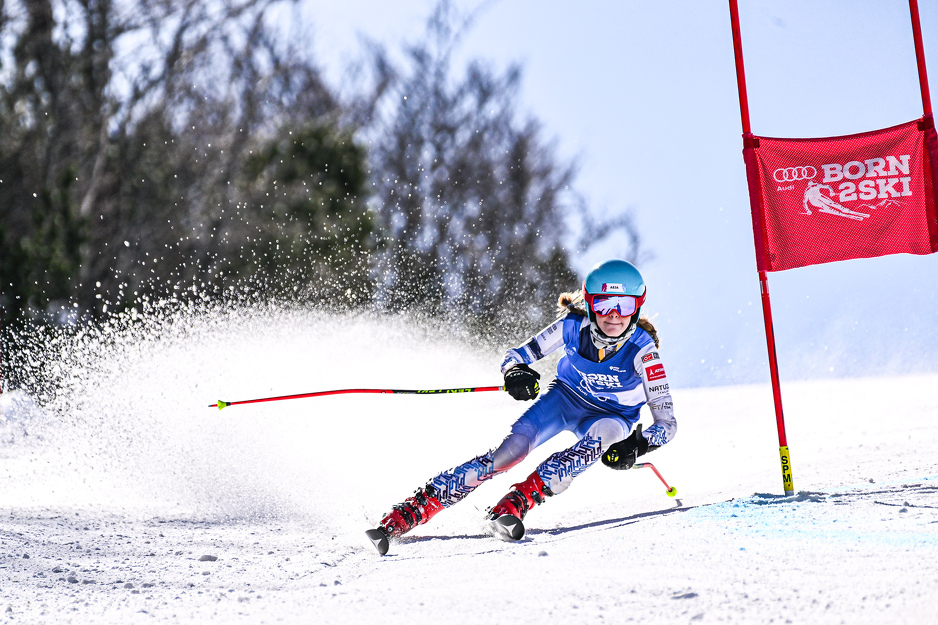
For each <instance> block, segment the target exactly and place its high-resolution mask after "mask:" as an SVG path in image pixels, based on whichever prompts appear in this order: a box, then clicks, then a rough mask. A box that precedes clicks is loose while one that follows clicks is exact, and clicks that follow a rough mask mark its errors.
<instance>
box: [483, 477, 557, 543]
mask: <svg viewBox="0 0 938 625" xmlns="http://www.w3.org/2000/svg"><path fill="white" fill-rule="evenodd" d="M551 495H553V493H552V492H550V489H549V488H547V486H546V485H545V484H544V481H543V480H541V477H540V476H539V475H538V474H537V471H535V472H534V473H532V474H531V475H529V476H528V479H526V480H525V481H523V482H521V483H520V484H513V485H512V487H511V490H510V491H508V494H507V495H505V496H504V497H502V498H501V500H500V501H499V502H498V503H497V504H495V505H494V506H492V508H491V509H490V510H489V519H490V521H491V527H492V529H493V530H495V532H496V533H497V534H498V535H499V536H501V537H503V538H506V539H508V540H521V539H522V538H523V537H524V524H523V523H522V522H521V521H522V520H523V519H524V515H526V514H527V513H528V510H530V509H531V508H533V507H534V506H536V505H538V504H542V503H544V499H545V498H546V497H550V496H551Z"/></svg>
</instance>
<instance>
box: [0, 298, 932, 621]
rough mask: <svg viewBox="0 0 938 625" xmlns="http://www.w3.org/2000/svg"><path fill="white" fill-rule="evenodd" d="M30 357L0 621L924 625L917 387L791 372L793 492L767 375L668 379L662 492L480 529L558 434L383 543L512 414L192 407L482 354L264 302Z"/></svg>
mask: <svg viewBox="0 0 938 625" xmlns="http://www.w3.org/2000/svg"><path fill="white" fill-rule="evenodd" d="M661 334H662V338H663V344H662V355H663V357H664V359H665V363H666V364H668V361H667V353H668V332H667V328H661ZM519 338H521V337H519ZM37 349H40V348H37ZM42 349H43V350H44V351H42V352H41V353H37V354H35V358H34V361H35V362H36V363H41V366H42V369H41V371H42V372H43V373H42V375H43V376H45V377H44V378H43V379H45V380H46V381H47V382H48V386H47V388H46V390H45V391H44V392H43V393H40V394H38V395H37V397H35V398H31V397H29V396H26V395H24V394H23V393H22V392H19V391H17V392H12V393H6V394H4V395H3V396H2V397H0V402H2V417H0V619H2V621H0V622H9V623H53V622H54V623H88V622H94V623H105V624H106V623H153V622H172V623H190V622H192V623H194V622H206V621H209V622H219V623H310V622H317V623H319V622H321V623H347V622H382V623H405V622H406V623H436V622H439V621H440V620H445V621H447V622H453V623H479V622H497V623H502V622H509V623H531V622H537V621H540V622H573V623H580V622H642V623H683V622H688V623H690V622H694V623H697V622H699V623H710V622H735V623H770V622H775V623H785V622H793V623H832V624H833V623H851V624H852V623H883V622H890V623H936V622H938V616H936V613H935V611H934V608H933V603H934V601H935V599H936V598H938V590H936V589H938V558H936V555H938V457H936V454H935V442H936V441H938V425H936V424H938V396H936V395H935V393H934V389H936V388H938V376H935V375H918V376H908V375H898V374H894V375H885V373H886V372H883V373H884V375H882V376H880V377H871V378H865V379H839V380H825V381H816V382H811V381H808V382H796V383H786V382H785V381H784V380H783V395H784V402H785V410H786V422H787V429H788V441H789V446H790V449H791V458H792V467H793V474H794V481H795V490H796V494H795V495H794V496H789V497H786V496H784V494H783V488H782V484H781V471H780V468H779V458H778V451H777V450H778V439H777V433H776V429H775V420H774V411H773V407H772V395H771V389H770V388H769V387H768V386H765V385H752V386H735V387H711V388H700V389H674V401H675V411H676V414H677V417H678V422H679V429H678V435H677V438H676V439H675V440H674V442H673V443H671V444H670V445H668V446H666V447H664V448H662V449H660V450H658V451H655V452H654V453H652V454H650V455H648V456H646V457H645V458H643V460H647V461H649V462H652V463H654V465H655V466H656V467H657V468H658V469H659V470H660V472H661V474H662V475H663V476H664V478H665V479H666V480H667V481H668V482H669V483H670V484H671V485H673V486H675V487H676V488H677V496H676V497H674V498H670V497H668V496H667V495H666V493H665V487H664V485H663V484H662V483H661V482H660V481H659V480H658V479H657V478H656V477H655V475H654V473H653V472H652V471H650V470H647V469H633V470H631V471H624V472H616V471H610V470H608V469H606V468H605V467H602V466H601V465H599V466H595V467H594V468H592V469H591V470H590V471H588V472H586V473H585V474H583V475H582V476H580V477H579V478H577V480H576V481H575V482H574V484H573V486H571V488H570V489H569V490H568V491H567V492H565V493H563V494H562V495H559V496H557V497H554V498H552V499H549V500H548V501H547V502H546V503H544V504H543V505H542V506H539V507H537V508H535V509H534V510H533V511H532V512H531V513H530V514H529V516H528V518H527V519H526V520H527V527H528V533H527V535H526V537H525V539H524V540H523V541H521V542H518V543H506V542H501V541H499V540H496V539H494V538H491V537H489V536H487V535H486V534H485V532H484V530H483V525H482V516H483V513H484V510H485V508H486V507H487V506H489V505H491V504H493V503H494V502H495V501H496V500H497V499H498V498H499V497H500V496H501V495H502V494H503V493H504V492H505V491H506V490H507V489H508V487H509V486H510V485H511V484H512V483H514V482H515V481H520V480H521V479H523V478H524V477H525V476H527V475H528V474H529V473H530V472H531V471H532V470H533V468H534V467H535V466H536V465H537V464H538V463H539V462H540V461H541V460H542V459H543V458H545V457H546V456H547V455H548V454H549V453H551V452H552V451H554V450H556V449H560V448H563V447H566V446H568V445H570V444H571V443H572V442H573V440H574V439H573V437H572V435H569V434H568V435H561V436H559V437H558V438H557V439H555V440H553V441H551V442H550V443H549V444H548V445H545V446H542V447H541V448H539V449H537V450H535V451H534V452H533V453H532V454H531V456H529V458H528V459H527V460H525V462H524V463H523V464H522V466H519V467H516V468H515V469H513V470H512V471H510V472H509V473H508V474H506V475H502V476H499V477H497V478H495V479H493V480H492V481H491V482H490V483H487V484H484V485H483V486H482V487H480V488H479V489H478V490H477V491H476V492H474V493H473V494H472V495H470V496H469V497H468V498H467V499H466V500H465V501H463V502H462V503H460V504H459V505H458V506H455V507H453V508H451V509H449V510H445V511H443V512H442V513H441V514H440V515H439V516H437V517H436V518H435V519H433V521H431V523H429V524H427V525H424V526H421V527H420V528H418V529H417V530H415V531H414V532H413V533H412V534H410V535H409V536H408V537H407V538H405V540H403V541H402V542H401V543H399V544H393V545H392V547H391V551H390V553H389V554H388V555H387V556H385V557H381V556H378V555H377V553H376V552H375V551H374V550H373V548H372V547H371V546H370V545H367V544H366V542H365V539H364V535H363V531H364V530H365V529H367V528H369V527H371V526H373V524H374V523H375V522H376V521H377V520H378V519H379V518H380V517H381V515H382V513H383V512H385V511H386V510H387V509H388V508H389V507H390V506H391V505H392V504H394V503H397V502H399V501H400V500H402V499H403V498H404V497H406V496H408V495H409V494H411V492H412V491H413V490H414V489H415V488H417V487H418V486H421V485H422V484H424V483H425V482H426V480H427V479H429V478H430V477H432V476H433V475H434V474H436V473H437V472H438V471H440V470H442V469H446V468H448V467H451V466H453V465H455V464H457V463H459V462H461V461H463V460H465V459H468V458H470V457H472V456H474V455H477V454H479V453H482V452H484V451H486V450H487V449H489V448H491V447H493V446H495V445H497V444H498V443H499V442H500V441H501V439H502V437H503V436H504V435H505V434H506V433H507V431H508V427H509V426H510V424H511V423H512V422H513V421H514V420H515V419H516V418H517V417H518V415H520V413H521V412H522V411H523V409H524V408H525V406H526V405H527V404H523V403H519V402H515V401H513V400H511V399H510V398H509V397H507V396H506V395H505V394H503V393H495V392H490V393H473V394H454V395H441V396H412V395H341V396H331V397H320V398H314V399H301V400H292V401H282V402H271V403H265V404H252V405H248V406H232V407H229V408H226V409H225V410H224V411H221V412H219V411H218V410H215V409H209V408H208V407H207V406H208V405H209V404H211V403H214V402H215V401H217V400H218V399H223V400H225V401H236V400H241V399H251V398H255V397H263V396H270V395H283V394H291V393H302V392H310V391H317V390H327V389H332V388H362V387H367V388H384V387H391V388H453V387H463V386H488V385H495V384H499V383H500V376H499V375H498V362H499V360H500V357H501V353H499V352H498V351H497V350H493V349H488V348H483V347H481V346H479V345H477V344H476V343H474V342H473V341H470V340H467V339H466V337H461V336H459V335H458V334H454V333H453V332H451V331H450V330H449V329H448V328H432V327H427V326H426V325H424V324H419V323H415V322H412V321H408V320H406V319H389V318H374V317H369V316H364V315H363V316H361V317H357V318H355V319H351V320H347V321H344V322H343V323H341V324H337V322H336V320H335V319H333V318H329V317H327V316H325V315H324V314H322V313H316V312H309V311H304V310H284V309H273V308H271V309H266V308H238V309H233V310H230V311H226V312H221V311H214V312H193V311H189V312H179V313H174V314H170V315H163V316H160V315H153V316H150V317H146V316H145V319H144V321H143V322H137V323H132V324H129V326H128V327H126V328H112V329H111V330H109V331H107V332H102V333H89V334H86V335H83V336H81V337H78V338H72V339H59V340H57V341H50V342H48V343H47V344H46V345H45V347H44V348H42ZM854 356H855V355H854ZM871 365H874V366H875V363H871ZM37 366H39V365H38V364H37ZM539 369H540V370H541V372H542V373H544V374H547V375H545V377H544V379H542V382H543V383H546V382H547V381H548V379H549V378H550V375H549V374H551V373H552V366H550V365H549V364H548V365H544V366H539ZM643 422H644V423H645V424H646V427H647V425H648V424H649V422H650V418H649V417H648V415H645V416H644V417H643ZM205 556H211V557H205Z"/></svg>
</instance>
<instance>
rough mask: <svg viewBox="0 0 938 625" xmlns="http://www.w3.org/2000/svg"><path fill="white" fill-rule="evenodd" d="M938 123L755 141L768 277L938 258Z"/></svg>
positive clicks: (758, 223)
mask: <svg viewBox="0 0 938 625" xmlns="http://www.w3.org/2000/svg"><path fill="white" fill-rule="evenodd" d="M931 122H932V118H931V116H928V117H927V118H924V119H923V120H918V121H912V122H909V123H907V124H902V125H900V126H894V127H892V128H886V129H884V130H876V131H873V132H866V133H862V134H857V135H848V136H843V137H829V138H824V139H773V138H768V137H755V136H752V135H746V136H745V145H746V147H745V149H744V150H743V157H744V159H745V161H746V176H747V178H748V180H749V196H750V202H751V204H752V220H753V231H754V235H755V242H756V263H757V265H758V268H759V270H760V271H782V270H784V269H793V268H795V267H804V266H806V265H816V264H819V263H829V262H833V261H838V260H847V259H850V258H871V257H874V256H885V255H887V254H931V253H932V252H936V251H938V220H936V210H935V204H936V202H935V185H934V182H933V180H934V176H935V173H934V170H936V169H938V162H936V160H938V153H936V152H938V141H936V139H935V129H934V125H933V123H931Z"/></svg>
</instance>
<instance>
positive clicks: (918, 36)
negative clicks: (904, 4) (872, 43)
mask: <svg viewBox="0 0 938 625" xmlns="http://www.w3.org/2000/svg"><path fill="white" fill-rule="evenodd" d="M909 13H910V14H911V17H912V39H913V40H914V41H915V62H916V63H917V64H918V84H919V87H920V88H921V90H922V111H923V112H924V113H925V115H931V96H930V95H929V93H928V73H927V72H926V71H925V47H924V46H923V45H922V26H921V24H920V23H919V19H918V0H909Z"/></svg>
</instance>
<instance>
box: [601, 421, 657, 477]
mask: <svg viewBox="0 0 938 625" xmlns="http://www.w3.org/2000/svg"><path fill="white" fill-rule="evenodd" d="M647 452H648V439H646V438H645V437H644V436H642V424H641V423H639V424H638V426H637V427H636V428H635V431H634V432H632V434H631V436H629V437H628V438H626V439H625V440H621V441H619V442H618V443H615V444H614V445H612V447H610V448H609V449H608V450H607V451H606V453H604V454H603V464H604V465H606V466H607V467H609V468H610V469H616V470H619V471H622V470H625V469H631V468H632V466H633V465H634V464H635V461H636V460H637V459H638V457H639V456H643V455H645V454H646V453H647Z"/></svg>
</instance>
